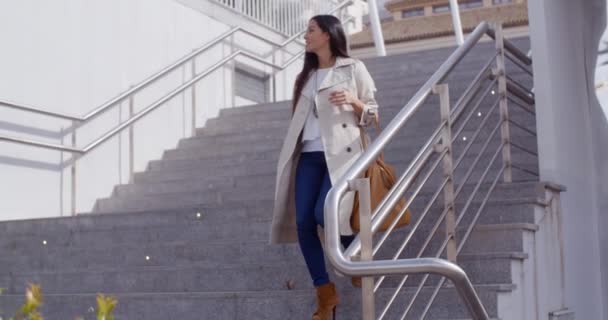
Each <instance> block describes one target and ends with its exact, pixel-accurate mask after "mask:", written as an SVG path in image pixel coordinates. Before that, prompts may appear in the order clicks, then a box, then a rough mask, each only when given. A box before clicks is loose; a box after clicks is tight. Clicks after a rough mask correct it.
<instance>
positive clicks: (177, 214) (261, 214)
mask: <svg viewBox="0 0 608 320" xmlns="http://www.w3.org/2000/svg"><path fill="white" fill-rule="evenodd" d="M534 186H535V184H534V183H525V184H521V183H520V184H513V186H512V187H505V186H502V185H500V184H499V186H498V189H497V190H496V191H495V192H496V193H498V192H500V193H501V194H502V195H501V197H502V198H501V199H500V200H494V199H491V200H492V201H490V202H489V203H488V204H487V209H486V211H485V212H484V214H483V215H482V216H481V218H480V219H481V220H480V222H481V223H483V224H495V223H519V222H526V223H533V222H534V215H533V213H534V206H535V203H536V198H535V197H534V196H533V194H534V193H533V191H532V189H533V188H534ZM471 187H472V186H467V187H465V188H463V190H462V192H461V195H460V196H459V197H458V198H457V202H456V208H457V211H458V210H461V209H462V208H463V206H464V203H465V202H466V201H467V200H468V198H469V195H470V188H471ZM485 188H486V187H485V186H482V187H481V190H485ZM525 189H529V190H530V192H524V191H522V190H525ZM433 191H434V190H433ZM431 192H432V191H431V190H424V191H423V193H422V194H421V195H420V197H419V198H418V199H416V200H415V201H414V202H413V204H412V211H413V218H414V221H415V220H416V219H418V218H419V216H420V215H421V214H422V211H423V210H424V208H425V207H426V205H427V203H428V202H427V200H424V199H426V198H428V197H429V196H430V194H431ZM482 194H484V193H483V192H482ZM249 203H255V205H248V204H249ZM478 205H479V201H474V202H473V203H472V205H471V208H470V209H469V210H471V211H475V210H476V209H477V208H478ZM272 206H273V201H272V200H266V201H256V202H244V203H240V204H239V203H234V204H224V205H214V206H212V205H206V206H201V207H192V208H186V209H182V210H159V211H148V212H141V213H140V212H127V213H120V212H116V213H113V214H88V215H84V214H83V215H79V216H77V217H70V218H57V219H37V220H29V221H8V222H3V223H0V230H1V231H2V232H0V241H2V242H6V243H8V242H10V241H11V239H14V238H16V237H21V238H24V239H26V238H27V239H29V240H27V241H28V242H31V243H33V244H35V245H36V246H41V245H42V241H43V240H47V242H49V243H50V242H51V241H49V240H50V239H48V238H47V236H49V235H52V234H56V235H59V236H62V237H66V236H68V235H70V236H71V235H72V234H76V233H86V232H91V231H109V230H110V231H111V230H115V231H118V230H120V231H121V232H123V233H129V232H137V230H139V229H141V228H144V227H147V228H158V227H164V228H166V227H175V228H183V227H188V226H193V225H198V224H201V223H204V224H212V225H218V224H227V223H230V222H239V223H246V222H266V223H270V220H271V218H272V217H271V215H270V214H269V212H270V211H271V210H272ZM441 208H443V200H442V199H441V196H440V197H439V198H438V200H437V201H436V205H435V206H434V209H433V210H440V209H441ZM197 213H200V216H197ZM412 223H414V222H412ZM52 242H55V241H52ZM45 250H46V249H45Z"/></svg>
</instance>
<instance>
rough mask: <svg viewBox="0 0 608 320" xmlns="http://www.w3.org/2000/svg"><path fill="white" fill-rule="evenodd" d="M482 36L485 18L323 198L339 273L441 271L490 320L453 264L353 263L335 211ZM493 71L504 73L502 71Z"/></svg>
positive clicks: (384, 208) (380, 213) (355, 249)
mask: <svg viewBox="0 0 608 320" xmlns="http://www.w3.org/2000/svg"><path fill="white" fill-rule="evenodd" d="M484 35H488V36H490V37H492V38H494V39H496V37H497V34H496V32H495V30H493V29H492V28H491V27H490V25H489V24H488V23H486V22H483V23H481V24H479V25H478V26H477V27H476V28H475V30H474V31H473V32H472V33H471V34H470V35H469V36H468V37H467V40H466V41H465V43H464V44H463V45H461V46H460V47H458V48H457V49H456V50H455V51H454V53H452V55H450V57H449V58H448V59H447V60H446V61H445V62H444V63H443V64H442V65H441V66H440V67H439V69H438V70H437V71H436V72H435V73H434V74H433V75H432V76H431V77H430V79H429V80H428V81H427V82H426V83H425V84H424V85H423V86H422V88H421V89H420V90H418V91H417V92H416V94H415V95H414V96H413V98H411V100H410V101H409V102H408V103H407V104H406V105H405V106H404V107H403V109H402V110H401V111H400V112H399V113H398V114H397V115H396V116H395V118H394V119H393V120H392V121H391V122H390V123H389V124H388V125H387V127H386V128H385V129H384V130H383V131H382V132H381V133H380V135H379V136H378V137H377V138H376V140H375V141H373V143H371V144H370V145H369V146H368V148H367V150H366V151H365V152H364V153H363V154H362V155H361V156H360V157H359V158H358V159H357V161H355V163H354V164H353V165H352V166H351V167H350V168H349V169H348V171H347V172H346V173H345V174H344V175H343V176H342V177H341V178H340V179H339V180H338V181H337V182H336V183H335V185H334V187H333V188H332V189H331V190H330V191H329V193H328V195H327V198H326V201H325V239H326V247H327V251H328V258H329V260H330V262H331V263H332V264H333V265H334V267H335V268H336V269H337V270H338V271H340V272H342V273H344V274H348V275H354V276H367V277H370V276H376V275H380V276H384V275H388V274H406V275H407V274H426V275H427V276H428V275H429V274H438V275H441V276H443V277H445V278H448V279H450V280H451V281H452V282H453V283H454V285H455V287H456V289H457V290H458V292H459V294H460V296H461V298H462V299H463V300H464V301H465V304H466V305H467V307H468V309H469V311H470V313H471V314H472V316H473V317H474V318H475V319H488V315H487V313H486V311H485V309H484V307H483V305H482V304H481V301H480V299H479V297H478V296H477V294H476V293H475V290H474V288H473V286H472V284H471V283H470V281H469V280H468V278H467V276H466V274H465V273H464V272H463V271H462V270H461V269H459V267H458V266H457V265H455V264H453V263H451V262H448V261H446V260H442V259H435V258H431V259H429V258H418V259H398V260H396V259H393V260H377V261H353V260H354V259H353V260H351V257H354V256H355V255H357V254H359V253H360V252H361V240H360V239H359V237H357V238H356V239H355V240H354V241H353V243H352V244H351V245H350V246H349V248H346V250H345V251H342V250H341V248H340V241H339V235H340V231H339V226H338V212H339V210H340V201H341V199H342V197H344V196H345V195H346V193H347V192H349V191H351V192H352V191H355V190H354V189H353V186H354V185H353V183H352V181H355V180H356V179H357V178H358V177H360V176H362V175H363V173H364V172H365V170H366V169H367V168H368V167H369V166H370V165H371V164H372V163H373V162H374V161H375V160H376V158H377V157H378V156H379V155H380V153H381V152H383V150H384V148H385V147H386V146H387V145H388V143H389V142H390V141H391V140H392V139H393V138H395V137H396V136H397V132H398V131H399V130H400V129H401V128H402V127H403V126H404V125H405V124H406V123H407V122H408V121H409V120H410V119H411V117H412V116H413V114H414V113H415V112H416V111H417V110H418V109H419V108H420V107H421V106H422V104H423V102H424V101H425V100H426V99H427V98H428V97H429V96H430V94H431V92H432V90H433V88H434V87H435V86H436V85H437V84H439V83H441V82H442V81H443V80H444V79H445V78H446V77H447V76H448V75H449V74H450V73H451V71H452V70H453V69H454V68H455V66H456V65H457V64H458V63H459V62H460V61H461V60H462V59H463V58H464V57H465V56H466V55H467V53H468V52H470V51H471V49H472V48H473V46H475V45H476V44H477V43H478V42H479V40H480V39H481V38H482V37H483V36H484ZM499 36H500V39H501V40H502V41H503V42H502V47H501V48H504V50H505V51H506V52H509V53H510V54H511V55H512V56H513V57H515V58H516V59H518V60H520V62H521V63H522V64H524V65H531V64H532V60H531V59H530V58H528V57H527V56H526V55H525V54H523V53H522V52H521V51H520V50H519V49H518V48H517V47H515V46H514V45H513V44H512V43H510V42H509V41H507V40H504V39H503V38H502V34H501V35H499ZM500 50H502V49H499V51H498V54H501V53H504V52H501V51H500ZM503 59H504V58H503ZM503 61H504V60H503ZM497 71H499V72H504V71H502V70H497ZM486 72H487V65H486V68H484V69H483V70H482V72H480V74H479V75H478V77H476V81H474V84H479V83H480V82H481V79H482V78H483V75H487V73H486ZM498 76H503V74H498ZM493 80H494V79H493ZM501 81H504V82H502V85H504V87H507V89H506V90H507V91H506V92H510V93H513V94H515V95H516V96H517V97H518V98H520V99H522V100H523V101H525V102H526V103H529V104H533V103H534V96H533V95H531V94H530V92H525V91H524V90H522V88H519V87H517V86H515V85H513V84H512V85H508V83H505V82H506V80H501ZM493 83H494V82H493ZM479 88H480V87H479V86H477V85H471V86H470V87H469V89H470V90H469V89H467V92H468V94H465V95H464V96H463V97H462V98H461V99H460V101H467V102H465V103H463V104H462V105H463V107H464V105H465V104H467V103H468V101H470V100H471V98H472V96H473V95H475V94H476V92H477V91H478V90H479ZM473 92H474V93H473ZM506 92H505V93H506ZM486 94H487V92H486ZM459 107H460V104H459ZM459 107H457V108H455V109H454V113H456V116H460V115H461V114H462V110H463V109H464V108H459ZM495 107H496V105H495ZM502 107H503V106H502V105H501V112H502ZM501 114H502V113H501ZM503 122H504V120H502V121H501V122H500V123H499V127H500V125H502V123H503ZM499 127H497V128H499ZM496 130H497V129H495V131H494V133H495V132H496ZM492 136H493V135H492ZM504 145H505V143H503V144H501V148H503V146H504ZM486 147H487V144H486V145H485V146H484V148H486ZM428 152H429V150H428V148H423V149H422V150H420V152H419V153H418V154H417V155H416V157H415V159H417V161H414V163H412V164H411V165H410V167H409V168H408V172H406V174H405V175H404V177H402V179H400V180H409V181H407V182H406V181H404V183H403V184H401V183H397V184H396V186H395V189H399V192H396V191H395V190H391V191H390V192H389V193H390V195H388V196H387V198H385V199H384V200H383V202H382V203H381V204H380V205H379V206H378V207H377V208H376V210H375V212H374V213H373V215H372V218H371V234H374V233H376V232H377V230H378V229H379V227H380V225H381V223H382V221H384V220H385V218H387V217H388V215H389V214H390V211H391V210H392V208H393V207H394V205H395V204H396V202H397V201H398V199H399V196H400V195H402V194H403V192H404V191H405V188H404V187H407V186H404V185H408V184H409V183H410V182H411V180H410V179H413V176H414V174H413V172H409V171H410V170H413V168H418V167H419V166H420V165H422V164H423V162H426V159H428V156H427V155H428ZM496 154H498V153H496ZM494 158H495V157H494ZM418 161H419V162H418ZM488 169H489V168H488ZM488 169H486V172H484V175H483V176H484V177H485V176H486V175H487V172H488ZM416 171H417V170H416ZM502 171H504V167H503V169H502V170H501V174H502ZM469 175H470V173H469ZM499 175H500V174H499ZM406 176H408V177H410V179H406V178H405V177H406ZM400 182H401V181H400ZM446 182H447V181H445V182H444V186H445V183H446ZM464 182H466V181H464ZM464 182H463V184H464ZM478 188H479V185H478V186H477V188H476V189H475V191H477V189H478ZM460 190H462V189H461V188H459V191H460ZM434 200H436V197H435V198H434ZM434 200H433V201H434ZM408 203H409V202H408ZM469 204H470V202H469ZM467 207H468V206H467ZM427 211H428V210H425V212H427ZM446 213H447V208H446V210H445V211H444V213H443V215H442V216H443V217H445V214H446ZM461 218H462V217H461ZM459 221H460V219H459V220H458V222H459ZM446 245H447V242H446ZM427 309H428V308H427ZM426 311H428V310H426ZM426 311H425V312H426Z"/></svg>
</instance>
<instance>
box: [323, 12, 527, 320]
mask: <svg viewBox="0 0 608 320" xmlns="http://www.w3.org/2000/svg"><path fill="white" fill-rule="evenodd" d="M485 35H487V36H490V37H491V38H493V39H494V43H495V48H496V51H495V54H493V55H492V56H491V57H490V58H489V60H488V62H487V63H485V64H484V65H483V67H482V68H481V70H480V71H479V73H478V74H477V75H476V76H475V78H474V79H473V80H472V82H471V83H470V84H469V85H468V87H467V88H466V89H465V91H464V93H463V94H462V96H460V98H459V99H458V100H457V102H456V104H455V105H454V107H453V108H452V107H451V106H450V101H451V100H450V97H449V94H450V91H449V89H450V88H449V86H448V84H447V83H444V80H445V79H446V78H447V77H448V76H449V75H450V74H451V73H452V71H453V70H454V68H455V67H456V66H457V65H458V64H459V62H460V61H461V60H463V58H465V57H466V56H467V55H468V54H469V52H471V50H472V49H473V48H474V47H475V46H476V45H477V43H478V42H479V41H480V39H481V38H482V37H484V36H485ZM507 59H508V60H510V61H512V62H513V64H514V65H515V66H516V67H518V68H520V69H522V70H523V72H522V73H524V74H527V75H531V74H532V72H531V70H530V65H531V64H532V61H531V60H530V58H529V57H528V56H527V55H526V54H524V53H522V52H521V51H520V50H519V49H518V48H517V47H516V46H515V45H513V44H512V43H511V42H509V41H508V40H506V39H504V38H503V33H502V27H501V26H500V25H494V26H492V27H491V26H490V25H489V24H488V23H485V22H484V23H481V24H480V25H479V26H477V28H476V29H475V30H474V31H473V32H472V33H471V34H470V35H469V37H468V38H467V40H466V41H465V43H464V44H463V45H462V46H460V47H459V48H458V49H456V50H455V51H454V53H452V55H450V57H449V58H448V59H447V60H446V61H445V62H444V63H443V64H442V65H441V66H440V67H439V69H438V70H437V71H436V72H435V73H434V74H433V75H432V76H431V77H430V79H429V80H428V81H427V82H426V83H425V84H424V85H423V86H422V88H421V89H420V90H419V91H418V92H417V93H416V94H415V95H414V96H413V98H412V99H411V100H410V101H409V102H408V103H407V104H406V105H405V106H404V107H403V109H402V110H401V111H400V112H399V113H398V114H397V115H396V116H395V118H394V119H393V120H392V121H391V122H390V123H389V124H388V125H387V127H386V128H385V129H384V130H383V132H382V133H381V134H380V135H379V136H378V137H377V138H376V140H375V141H374V142H373V143H372V144H371V145H370V146H369V147H368V149H367V151H366V152H365V153H364V154H363V155H362V156H361V157H360V158H359V159H358V160H357V161H356V162H355V163H354V164H353V166H352V167H351V168H350V169H349V170H348V171H347V173H346V174H345V175H344V176H343V177H342V178H341V179H340V180H339V181H337V182H336V183H335V185H334V187H333V188H332V189H331V190H330V192H329V194H328V196H327V199H326V202H325V221H326V222H325V236H326V247H327V248H328V256H329V259H330V261H331V263H332V264H333V265H334V266H335V267H336V268H337V269H338V270H339V271H340V272H342V273H345V274H348V275H358V276H363V277H364V278H363V293H362V294H363V300H362V301H363V315H364V316H363V319H365V320H370V319H386V317H387V315H388V314H389V313H390V311H393V313H390V314H391V317H390V319H393V318H395V317H396V316H398V315H396V313H395V312H399V311H394V308H395V307H397V305H396V304H395V301H397V300H398V299H401V300H400V301H402V300H403V298H404V295H406V294H405V293H403V291H402V289H403V288H404V287H405V284H406V282H407V281H408V279H411V275H413V274H421V275H423V277H422V278H421V279H420V281H419V283H418V285H417V286H416V289H415V292H414V293H413V295H411V296H409V295H408V299H409V303H408V304H407V305H406V306H405V309H404V310H403V311H402V313H401V314H400V318H401V319H406V317H408V315H409V316H410V317H412V315H411V313H412V310H413V309H414V304H415V303H416V302H417V301H418V300H417V299H418V298H419V297H421V292H422V291H423V290H424V288H425V285H426V283H427V282H428V280H429V277H430V275H439V276H441V279H440V280H439V281H438V282H437V283H436V284H435V287H434V289H433V291H432V293H431V294H430V296H429V297H427V298H428V302H427V303H426V304H424V305H423V307H424V308H423V310H422V311H421V312H420V314H416V315H415V317H416V319H424V318H425V317H426V316H427V315H428V313H429V310H430V308H431V306H432V304H433V302H434V301H435V299H436V298H437V296H438V293H439V291H440V290H441V288H442V287H443V286H444V283H445V280H446V278H447V279H449V280H451V281H452V283H453V284H454V286H455V288H456V290H457V292H458V293H459V294H460V296H461V298H462V300H463V301H464V303H465V305H466V306H467V308H468V310H469V312H470V314H471V316H472V317H473V318H474V319H488V314H487V312H486V311H485V309H484V307H483V304H482V303H481V300H480V298H479V296H478V295H477V293H476V291H475V289H474V287H473V286H472V284H471V282H470V280H469V279H468V277H467V275H466V274H465V272H464V271H463V270H462V269H461V268H460V267H459V266H458V265H456V264H455V262H456V259H457V257H458V255H459V254H460V253H461V251H462V249H463V247H464V245H465V243H466V241H467V239H468V238H469V237H470V235H471V233H472V231H473V229H474V227H475V226H476V225H477V222H478V220H479V218H480V215H481V213H482V212H483V210H484V208H485V207H486V204H487V203H488V200H489V198H490V195H491V194H492V192H493V191H494V190H495V189H496V187H497V184H498V182H499V180H500V179H501V178H502V179H503V180H504V181H505V182H511V181H512V170H513V169H521V170H522V171H524V172H527V173H528V174H532V175H536V176H537V175H538V174H537V173H536V172H534V171H533V170H530V169H526V168H524V167H523V166H518V165H516V164H514V163H513V161H512V157H511V147H513V148H517V149H520V150H522V151H524V152H526V153H528V154H530V155H533V156H535V155H536V153H535V152H534V151H533V150H529V149H528V148H526V147H525V146H522V145H519V144H518V143H516V142H514V141H513V139H512V136H511V134H510V126H509V125H510V124H513V123H516V124H515V125H514V126H515V127H518V128H519V127H521V128H524V129H525V130H522V131H523V132H525V133H527V134H531V135H534V136H535V134H536V133H535V132H534V131H533V130H531V129H529V128H527V127H526V126H524V125H522V124H519V123H517V121H516V120H514V119H511V117H509V109H508V102H512V104H513V105H514V106H517V107H520V108H523V109H524V110H525V111H527V112H528V113H532V115H533V114H534V107H533V106H534V95H533V93H532V92H531V91H530V89H527V88H526V86H524V85H522V84H520V83H519V82H518V81H516V80H515V79H514V78H513V77H510V76H508V75H507V73H506V68H505V62H506V60H507ZM432 95H438V96H439V107H440V115H441V118H440V121H439V125H438V127H436V129H435V130H434V131H433V133H432V134H431V136H430V138H429V139H428V140H427V142H426V143H425V144H424V145H423V146H422V148H421V149H420V151H419V152H418V153H417V154H416V156H415V157H414V158H413V160H412V161H411V162H410V163H409V165H408V166H407V168H406V169H405V171H404V172H403V173H402V175H401V176H400V177H399V178H398V180H397V182H396V183H395V185H394V187H393V189H392V190H390V191H389V193H388V194H387V195H386V197H385V199H384V200H383V201H382V202H381V203H380V204H379V205H378V207H377V208H376V209H375V210H374V212H373V213H372V212H371V208H370V207H369V185H368V184H367V183H368V182H367V180H365V179H360V178H359V177H361V176H362V174H363V172H364V171H365V170H366V168H367V167H368V166H369V165H370V164H371V163H372V162H374V161H375V159H376V158H377V157H378V156H379V155H380V153H381V152H383V151H384V150H385V149H386V147H387V145H388V144H389V143H390V142H391V141H392V140H394V139H395V138H396V137H397V134H398V132H399V131H400V130H401V129H402V128H403V127H405V126H407V125H408V124H409V122H408V121H409V120H410V119H412V117H413V115H414V113H415V112H416V111H418V110H419V109H421V106H422V105H423V103H425V102H426V101H427V100H428V98H429V97H431V96H432ZM488 98H489V99H495V100H494V101H491V102H490V103H487V102H486V100H487V99H488ZM488 105H489V106H490V107H489V108H487V110H486V109H484V110H483V112H485V116H483V117H482V112H480V111H479V110H481V109H480V108H481V107H482V106H488ZM425 107H429V106H428V105H427V106H425ZM493 115H494V116H495V115H498V116H499V121H497V122H496V123H495V124H494V123H491V122H490V119H491V116H493ZM473 119H475V121H473ZM470 124H475V125H476V126H477V127H476V130H475V131H474V132H473V133H472V134H471V135H470V138H468V137H466V140H467V141H468V142H467V143H466V145H465V146H464V147H462V151H461V153H460V155H459V156H457V157H456V155H455V152H454V150H455V149H454V143H455V142H457V141H456V140H457V139H458V137H459V136H460V135H461V134H462V133H463V132H464V130H468V131H467V132H470V130H471V129H470V128H469V127H470V126H469V125H470ZM465 128H466V129H465ZM499 134H500V136H499ZM496 138H498V139H499V143H498V144H496V143H494V144H492V143H493V142H494V140H495V139H496ZM478 140H481V141H478ZM474 143H475V146H476V147H479V144H481V147H480V148H476V149H473V148H472V146H473V145H474ZM491 145H492V147H491V148H490V146H491ZM501 155H502V157H501ZM465 156H469V157H473V158H474V159H473V160H472V162H471V163H470V165H469V167H468V168H465V167H464V163H465V162H464V161H463V159H464V158H465ZM484 156H485V157H484ZM482 158H489V161H480V160H481V159H482ZM499 158H502V164H501V165H500V166H499V167H498V168H496V166H497V165H496V163H497V160H499ZM482 163H483V165H482ZM439 167H441V168H442V170H441V172H440V176H439V179H438V181H439V182H438V188H437V189H436V190H435V191H434V192H433V193H432V195H430V196H428V195H427V196H428V197H429V198H428V200H426V199H427V198H424V199H423V200H425V201H426V202H424V203H425V205H424V209H422V211H420V213H417V214H416V218H417V220H415V221H414V222H413V225H412V226H410V227H409V228H408V230H407V233H406V234H405V237H404V238H397V236H403V233H400V234H397V233H396V232H395V230H394V227H395V225H396V222H397V221H398V219H395V221H394V223H393V224H392V225H391V226H390V227H389V229H388V230H387V231H386V232H384V233H383V234H376V233H377V231H378V229H379V227H380V226H381V224H382V222H383V220H384V219H385V218H386V217H388V215H389V213H390V212H391V211H392V209H393V208H394V206H395V205H396V204H397V203H398V202H399V201H400V199H402V198H403V197H404V196H405V195H406V192H409V193H408V194H407V197H408V200H407V202H406V206H405V207H404V208H403V209H402V210H401V212H400V215H403V214H405V212H406V209H407V208H408V207H410V206H411V205H412V203H413V202H414V201H415V200H417V199H418V198H419V196H420V195H421V190H422V188H423V187H424V186H425V185H427V183H428V182H429V181H430V180H431V178H432V176H433V174H434V173H435V171H436V170H437V168H439ZM457 169H458V174H455V173H456V172H457V171H456V170H457ZM473 176H476V180H474V181H473V182H472V183H468V182H469V180H471V179H472V177H473ZM486 181H491V182H490V183H489V185H488V184H487V183H484V182H486ZM465 186H468V187H469V188H470V187H472V191H470V195H468V197H467V198H466V200H465V201H464V205H463V206H462V208H459V210H457V209H456V205H455V199H456V198H457V197H458V196H462V195H464V194H465V192H463V190H464V189H465ZM433 187H436V186H435V185H433ZM349 191H358V192H359V194H360V195H361V197H360V199H361V206H360V208H361V210H362V211H361V219H362V221H361V226H362V230H361V233H360V234H359V236H358V237H357V238H356V240H355V241H354V242H353V243H352V244H351V246H350V247H349V248H346V249H345V250H344V251H342V249H341V248H340V242H339V234H340V233H339V230H338V223H337V221H338V220H337V219H338V214H337V213H338V212H339V204H340V200H341V198H342V197H343V196H344V195H345V194H346V193H347V192H349ZM440 196H442V198H443V209H442V210H440V211H439V212H440V214H439V215H438V216H433V215H436V214H437V213H438V212H437V210H433V208H435V209H437V208H436V202H437V200H438V199H440ZM479 197H481V202H475V203H474V200H479V199H478V198H479ZM365 209H367V210H365ZM471 210H472V211H473V214H472V216H471V215H470V214H467V213H468V212H469V211H471ZM366 211H367V212H366ZM431 213H432V214H433V215H432V214H431ZM465 214H467V215H466V216H465ZM433 218H434V219H435V220H434V223H432V224H431V225H432V227H430V229H428V230H422V229H421V226H422V221H423V220H424V219H433ZM431 222H433V221H431ZM366 225H367V226H368V227H369V230H363V228H364V226H366ZM441 226H444V227H445V233H443V234H440V233H438V232H439V228H440V227H441ZM374 235H375V236H374ZM437 235H439V239H437V238H438V237H437ZM457 238H460V239H457ZM414 239H417V240H418V241H419V242H421V244H420V245H419V246H418V247H416V252H415V253H412V252H409V253H407V255H406V256H407V258H401V257H402V256H403V255H404V254H405V250H406V249H410V251H412V242H413V240H414ZM374 240H375V241H376V243H375V244H374ZM457 240H459V241H457ZM389 241H391V242H392V245H393V247H388V248H387V247H386V244H387V243H388V242H389ZM395 247H396V250H394V251H390V250H392V249H395ZM381 250H384V251H385V252H383V255H384V256H385V257H384V258H381V257H379V255H380V254H379V253H380V251H381ZM428 250H431V251H432V254H431V255H430V256H424V253H425V252H427V251H428ZM388 251H390V252H388ZM389 275H401V279H400V281H399V283H398V285H397V286H396V288H395V290H394V291H393V293H392V294H391V295H390V296H389V298H388V300H387V302H386V304H385V305H384V306H383V307H382V308H379V312H378V314H376V306H375V300H374V299H373V297H374V295H375V294H379V290H380V288H381V285H382V284H383V282H385V279H386V278H387V276H389ZM375 277H376V278H375ZM387 290H388V289H387Z"/></svg>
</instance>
